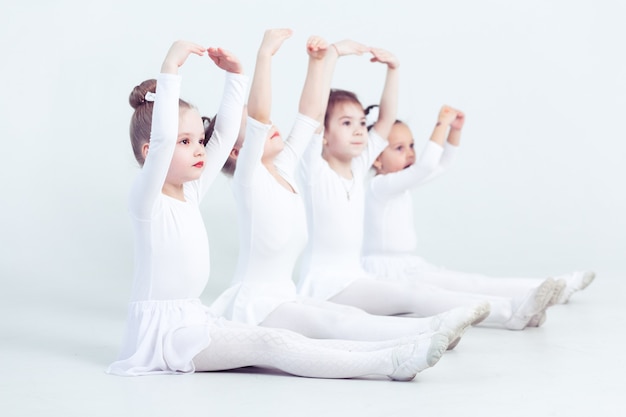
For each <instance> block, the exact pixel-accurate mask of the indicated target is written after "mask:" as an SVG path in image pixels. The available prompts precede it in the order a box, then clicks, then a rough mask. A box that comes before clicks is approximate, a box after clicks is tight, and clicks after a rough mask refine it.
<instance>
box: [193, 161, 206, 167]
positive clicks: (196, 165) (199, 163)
mask: <svg viewBox="0 0 626 417" xmlns="http://www.w3.org/2000/svg"><path fill="white" fill-rule="evenodd" d="M193 166H195V167H196V168H202V167H203V166H204V162H203V161H200V162H197V163H195V164H193Z"/></svg>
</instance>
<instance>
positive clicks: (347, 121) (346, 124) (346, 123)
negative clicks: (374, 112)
mask: <svg viewBox="0 0 626 417" xmlns="http://www.w3.org/2000/svg"><path fill="white" fill-rule="evenodd" d="M341 124H342V125H343V126H350V120H344V121H343V122H341Z"/></svg>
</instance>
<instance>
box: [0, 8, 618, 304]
mask: <svg viewBox="0 0 626 417" xmlns="http://www.w3.org/2000/svg"><path fill="white" fill-rule="evenodd" d="M102 3H104V2H102ZM625 18H626V6H625V3H624V2H621V1H619V0H615V1H609V0H600V1H592V0H588V1H583V0H574V1H565V0H552V1H550V0H527V1H523V2H515V3H513V2H503V1H495V0H494V1H488V0H477V1H471V2H470V1H464V0H447V1H438V2H433V1H428V2H426V1H417V2H416V1H394V0H388V1H375V2H374V1H343V2H341V1H337V0H335V1H328V0H320V1H316V2H306V3H305V2H296V1H277V0H264V1H258V2H253V1H243V0H229V1H188V0H179V1H176V2H167V3H164V2H154V1H134V2H133V1H109V2H106V4H91V2H81V1H70V0H66V1H43V0H40V1H31V2H24V1H17V0H9V1H5V2H3V5H2V12H1V13H0V42H1V43H2V44H1V48H0V54H2V59H1V60H0V62H1V64H0V80H2V82H3V83H4V86H3V88H2V90H3V91H2V94H0V112H1V113H0V114H1V117H0V141H1V142H0V143H1V144H2V146H1V150H0V178H1V179H2V188H3V189H2V193H1V194H0V195H1V197H0V198H1V209H2V216H1V218H0V227H1V229H0V245H1V246H0V248H1V250H0V274H1V276H2V282H3V284H4V285H6V286H7V287H11V288H14V289H15V288H17V289H18V290H20V291H21V290H23V291H25V292H30V291H31V290H33V289H40V290H42V291H45V290H48V289H54V290H56V293H57V296H58V295H59V294H61V293H62V294H66V295H67V296H68V297H71V296H72V294H73V293H74V292H76V291H85V294H87V296H89V297H91V296H93V297H94V298H97V294H98V292H99V291H100V290H101V289H104V288H111V287H113V288H117V289H119V294H120V299H119V302H120V303H123V302H125V301H126V298H127V296H128V292H129V288H130V277H131V270H132V254H131V250H132V242H131V233H130V227H129V221H128V219H127V213H126V197H127V192H128V187H129V184H130V182H131V180H132V178H133V176H134V174H135V173H136V171H137V169H138V168H137V167H136V163H135V161H134V160H133V157H132V153H131V150H130V146H129V140H128V132H127V130H128V122H129V117H130V114H131V108H130V106H129V105H128V102H127V97H128V94H129V93H130V91H131V89H132V88H133V86H134V85H136V84H137V83H139V82H141V81H142V80H144V79H146V78H152V77H154V76H155V75H156V73H157V72H158V70H159V68H160V63H161V60H162V58H163V56H164V54H165V52H166V51H167V49H168V47H169V46H170V44H171V42H172V41H174V40H176V39H188V40H193V41H196V42H199V43H203V44H205V45H207V46H223V47H225V48H227V49H230V50H232V51H234V52H235V53H237V54H238V56H239V57H240V58H241V60H242V62H243V63H244V65H245V68H246V70H247V72H248V73H249V74H251V73H252V71H253V63H254V58H255V53H256V48H257V47H258V45H259V43H260V40H261V37H262V34H263V31H264V30H265V29H266V28H269V27H291V28H293V29H294V30H295V34H294V36H293V38H292V39H290V40H289V41H288V42H287V44H286V45H285V46H284V47H283V49H281V51H280V52H279V54H278V55H277V57H276V58H275V60H274V62H275V64H274V71H275V72H274V80H275V84H274V99H275V105H274V112H273V113H274V119H275V122H276V123H277V124H279V125H281V126H288V125H289V124H290V123H291V121H292V119H293V116H294V114H295V110H296V105H297V100H298V94H299V91H300V88H301V83H302V80H303V77H304V72H305V68H306V54H305V52H304V45H305V41H306V39H307V37H308V36H309V35H311V34H318V35H321V36H324V37H325V38H327V39H328V40H330V41H334V40H339V39H343V38H352V39H355V40H358V41H361V42H363V43H367V44H371V45H374V46H380V47H383V48H386V49H389V50H391V51H393V52H394V53H395V54H396V55H397V56H398V57H399V58H400V61H401V71H402V73H401V87H402V91H401V97H400V114H399V116H400V118H401V119H404V120H406V121H407V122H409V124H410V126H411V128H412V129H413V132H414V134H415V138H416V146H417V147H418V148H421V146H422V145H423V144H424V143H425V141H426V140H427V137H428V135H429V133H430V130H431V128H432V126H433V123H434V120H435V117H436V114H437V112H438V109H439V107H440V106H441V105H442V104H444V103H447V104H450V105H453V106H456V107H459V108H461V109H463V110H464V111H465V112H466V113H467V119H468V120H467V123H466V128H465V130H464V136H463V143H462V146H463V152H462V153H461V155H460V158H459V161H458V163H457V164H456V165H455V166H454V168H453V169H452V170H451V171H450V172H449V173H448V174H447V175H446V176H444V177H443V178H441V179H439V180H437V181H435V182H433V183H431V184H429V185H427V186H425V187H423V188H422V189H420V190H419V191H418V192H416V193H415V197H416V202H417V205H416V210H417V211H418V227H419V232H420V236H421V252H422V254H423V255H424V256H425V257H426V258H427V259H429V260H431V261H433V262H435V263H439V264H443V265H446V266H448V267H452V268H459V269H463V270H468V271H476V272H479V271H482V272H486V273H492V274H504V275H518V274H522V275H538V276H543V275H546V274H553V273H559V272H566V271H569V270H573V269H578V268H586V269H595V270H596V271H597V272H598V273H599V274H602V272H603V271H606V272H609V271H610V272H615V271H618V272H620V273H624V272H626V262H625V259H624V255H625V254H626V220H624V216H623V214H624V213H626V197H625V187H624V185H625V179H626V168H625V162H626V145H625V144H624V142H625V140H626V137H625V135H624V126H623V124H624V120H625V119H626V99H625V97H626V81H625V74H626V65H625V64H626V60H625V59H624V48H623V39H625V38H626V29H624V25H623V23H624V20H625ZM194 58H195V62H192V63H190V64H188V65H186V66H185V67H184V68H183V71H182V75H183V77H184V81H183V83H184V84H183V96H184V97H185V98H187V99H189V100H190V101H192V102H193V103H195V104H197V105H198V107H199V108H200V110H201V111H202V112H204V113H206V114H213V113H214V112H215V110H216V108H217V100H218V98H219V95H220V92H221V86H222V80H223V76H222V74H221V72H220V71H219V70H217V69H215V68H214V67H213V66H212V65H211V64H210V63H209V62H208V59H207V60H206V62H204V61H202V59H200V58H196V57H194ZM383 77H384V66H382V65H380V64H370V63H369V62H368V60H367V58H365V57H349V58H345V59H344V60H342V61H340V63H339V66H338V68H337V72H336V77H335V82H334V85H335V86H337V87H341V88H346V89H350V90H354V91H356V92H357V93H358V94H359V96H360V98H361V99H362V101H363V102H364V104H369V103H373V102H376V101H377V99H378V96H379V94H380V91H381V87H382V81H383ZM232 207H233V201H232V196H231V194H230V190H229V189H228V186H227V184H226V181H225V180H220V181H219V182H218V184H216V186H215V188H214V189H213V190H212V191H211V193H210V195H209V198H208V200H207V201H205V202H204V204H203V210H204V214H205V218H206V223H207V228H208V229H209V233H210V238H211V244H212V255H213V256H212V264H213V276H212V281H211V287H210V288H209V292H211V293H213V292H216V291H219V290H220V289H222V288H223V286H224V285H226V283H227V282H228V275H229V274H230V273H231V272H232V270H233V267H234V262H235V256H236V250H237V247H236V240H235V229H234V227H235V223H234V222H235V218H234V216H233V214H232ZM68 290H69V291H68ZM16 291H17V290H16ZM4 293H5V294H7V292H6V291H4ZM108 302H109V300H102V303H103V304H106V303H108Z"/></svg>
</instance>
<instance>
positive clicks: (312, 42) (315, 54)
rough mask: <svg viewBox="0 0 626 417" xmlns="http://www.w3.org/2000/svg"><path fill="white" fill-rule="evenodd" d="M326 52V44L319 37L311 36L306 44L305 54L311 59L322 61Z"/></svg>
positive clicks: (324, 40)
mask: <svg viewBox="0 0 626 417" xmlns="http://www.w3.org/2000/svg"><path fill="white" fill-rule="evenodd" d="M327 51H328V42H326V39H324V38H322V37H319V36H315V35H313V36H311V37H310V38H309V39H308V40H307V42H306V52H307V54H309V57H310V58H311V59H324V57H325V56H326V52H327Z"/></svg>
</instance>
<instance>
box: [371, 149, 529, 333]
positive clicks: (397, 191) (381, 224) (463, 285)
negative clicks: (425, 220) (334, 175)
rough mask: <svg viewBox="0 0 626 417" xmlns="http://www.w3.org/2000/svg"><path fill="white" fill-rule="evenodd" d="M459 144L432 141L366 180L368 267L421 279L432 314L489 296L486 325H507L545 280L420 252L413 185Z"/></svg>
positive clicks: (382, 275) (415, 281)
mask: <svg viewBox="0 0 626 417" xmlns="http://www.w3.org/2000/svg"><path fill="white" fill-rule="evenodd" d="M456 155H457V147H455V146H452V145H449V144H447V143H446V145H445V146H444V147H442V146H440V145H438V144H436V143H434V142H432V141H429V142H428V143H427V145H426V147H425V149H424V151H423V152H422V154H421V156H420V158H419V160H418V161H416V163H415V164H413V165H412V166H410V167H409V168H406V169H404V170H402V171H399V172H395V173H390V174H384V175H376V176H374V177H372V178H371V179H370V180H369V181H368V182H367V185H366V200H365V201H366V204H365V222H364V231H365V237H364V244H363V258H362V262H363V267H364V268H365V270H367V271H368V272H369V273H371V274H373V275H375V276H376V277H377V278H378V279H383V280H390V281H398V282H404V283H410V284H412V285H417V286H418V287H419V288H420V291H422V293H424V294H428V299H429V303H427V305H426V304H425V305H424V306H423V307H424V309H425V311H426V312H427V314H437V313H439V312H441V311H443V310H445V309H448V308H451V307H453V306H455V305H459V304H461V303H466V302H468V301H472V300H476V301H478V300H486V301H489V302H490V304H491V314H490V316H489V317H488V318H487V319H486V320H485V321H484V324H486V325H502V324H503V323H505V322H506V321H507V320H508V319H510V318H511V315H512V314H513V311H514V307H515V306H516V305H518V303H519V302H520V301H521V300H523V299H524V297H526V296H527V295H528V294H529V292H530V291H532V289H533V288H536V287H537V286H538V285H539V284H540V283H541V282H542V280H540V279H534V278H531V279H529V278H496V277H489V276H485V275H482V274H476V273H467V272H460V271H453V270H450V269H446V268H444V267H441V266H436V265H433V264H431V263H429V262H427V261H426V260H425V259H423V258H422V257H420V256H418V255H417V254H416V251H417V234H416V229H415V224H414V215H415V213H414V208H413V199H412V196H411V191H412V189H414V188H415V187H417V186H419V185H422V184H424V183H426V182H428V181H430V180H432V179H433V178H436V177H437V176H439V175H440V174H441V173H443V172H444V171H445V170H446V168H448V167H449V166H450V165H451V164H452V162H453V161H454V159H456Z"/></svg>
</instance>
